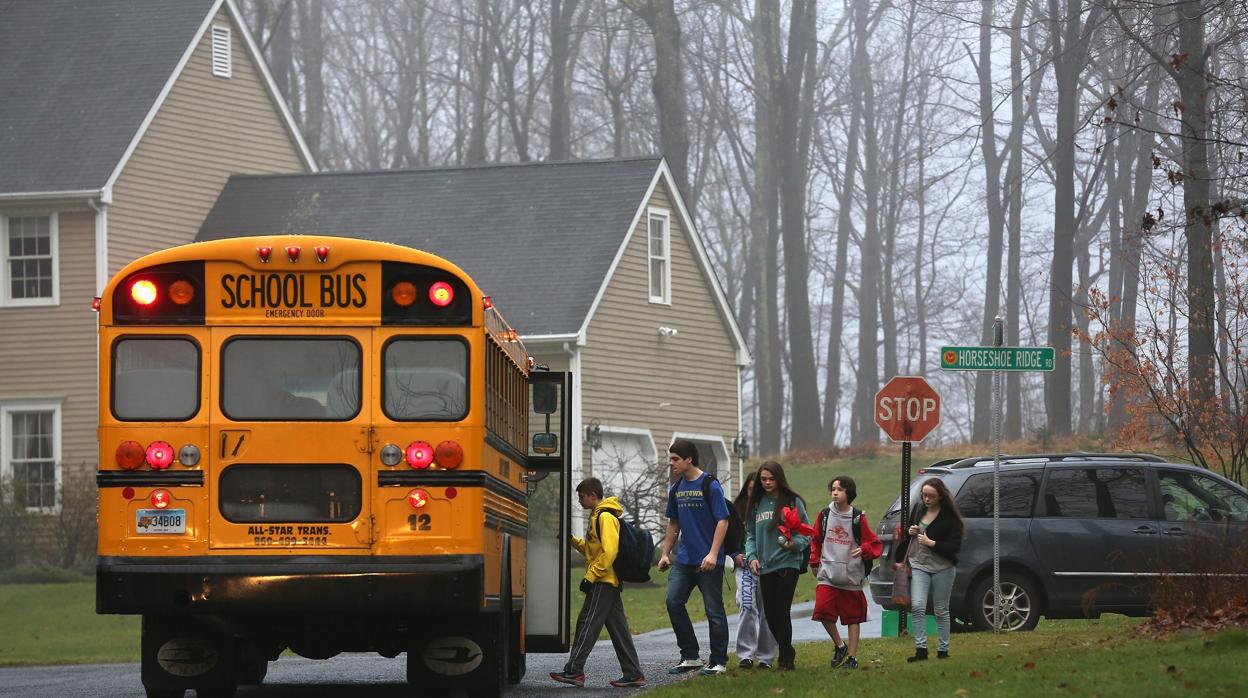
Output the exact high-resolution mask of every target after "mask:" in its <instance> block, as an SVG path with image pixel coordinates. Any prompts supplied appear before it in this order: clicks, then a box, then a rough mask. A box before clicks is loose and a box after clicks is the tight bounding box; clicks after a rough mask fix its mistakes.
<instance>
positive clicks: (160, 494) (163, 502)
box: [152, 490, 173, 509]
mask: <svg viewBox="0 0 1248 698" xmlns="http://www.w3.org/2000/svg"><path fill="white" fill-rule="evenodd" d="M172 502H173V495H171V494H169V490H152V506H154V507H156V508H157V509H166V508H168V507H169V504H170V503H172Z"/></svg>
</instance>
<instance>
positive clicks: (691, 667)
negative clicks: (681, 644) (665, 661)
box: [667, 659, 703, 674]
mask: <svg viewBox="0 0 1248 698" xmlns="http://www.w3.org/2000/svg"><path fill="white" fill-rule="evenodd" d="M702 666H703V665H702V660H701V659H683V660H681V662H680V664H677V665H676V666H674V667H672V668H671V669H668V670H667V673H669V674H687V673H689V672H691V671H697V670H699V669H701V668H702Z"/></svg>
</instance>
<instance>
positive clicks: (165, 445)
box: [147, 441, 173, 470]
mask: <svg viewBox="0 0 1248 698" xmlns="http://www.w3.org/2000/svg"><path fill="white" fill-rule="evenodd" d="M147 464H148V465H150V466H152V468H153V469H155V470H164V469H165V468H168V467H169V466H170V465H172V464H173V446H170V445H169V442H168V441H153V442H152V443H150V444H148V446H147Z"/></svg>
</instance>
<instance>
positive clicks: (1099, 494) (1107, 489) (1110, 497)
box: [1044, 468, 1149, 519]
mask: <svg viewBox="0 0 1248 698" xmlns="http://www.w3.org/2000/svg"><path fill="white" fill-rule="evenodd" d="M1044 508H1045V514H1046V515H1047V516H1053V517H1061V518H1067V519H1070V518H1074V519H1147V518H1149V516H1148V488H1147V487H1146V486H1145V479H1144V471H1143V470H1141V469H1139V468H1051V469H1049V477H1048V481H1047V482H1046V483H1045V487H1044Z"/></svg>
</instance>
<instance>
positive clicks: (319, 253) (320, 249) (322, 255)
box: [316, 245, 329, 264]
mask: <svg viewBox="0 0 1248 698" xmlns="http://www.w3.org/2000/svg"><path fill="white" fill-rule="evenodd" d="M328 259H329V245H317V246H316V261H318V262H320V263H321V264H324V263H325V262H326V261H327V260H328Z"/></svg>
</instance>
